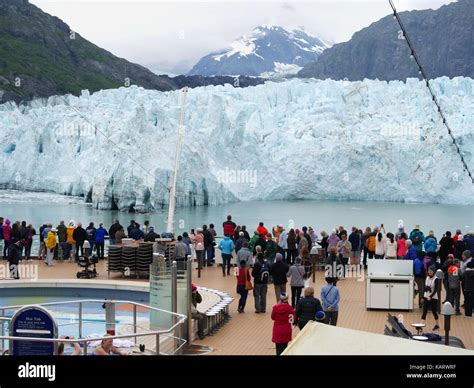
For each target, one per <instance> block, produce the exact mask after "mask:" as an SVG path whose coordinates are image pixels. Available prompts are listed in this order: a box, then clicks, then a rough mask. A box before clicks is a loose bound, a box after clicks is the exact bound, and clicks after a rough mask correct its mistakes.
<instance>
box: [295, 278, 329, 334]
mask: <svg viewBox="0 0 474 388" xmlns="http://www.w3.org/2000/svg"><path fill="white" fill-rule="evenodd" d="M303 292H304V297H303V298H301V299H299V300H298V304H297V305H296V308H295V314H296V322H295V323H296V325H297V326H298V328H299V329H300V330H303V328H304V327H305V326H306V324H307V323H308V322H309V321H315V320H316V315H317V314H318V312H322V311H323V307H322V306H321V302H320V301H319V299H318V298H315V297H314V288H313V287H306V288H305V289H304V290H303Z"/></svg>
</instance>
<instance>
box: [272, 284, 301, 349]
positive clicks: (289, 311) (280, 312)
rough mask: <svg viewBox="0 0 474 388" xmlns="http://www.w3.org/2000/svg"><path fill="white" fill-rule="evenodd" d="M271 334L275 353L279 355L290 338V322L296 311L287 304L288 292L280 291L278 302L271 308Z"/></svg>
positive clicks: (294, 318) (293, 318) (294, 320)
mask: <svg viewBox="0 0 474 388" xmlns="http://www.w3.org/2000/svg"><path fill="white" fill-rule="evenodd" d="M271 317H272V320H273V335H272V342H273V343H274V344H275V348H276V354H277V356H279V355H280V354H281V353H283V351H284V350H285V349H286V347H287V346H288V342H290V341H291V338H292V327H291V326H292V324H293V325H294V324H295V322H296V313H295V310H293V307H291V306H290V305H289V304H288V294H287V293H286V292H282V293H281V294H280V298H279V302H278V304H276V305H275V306H273V309H272V315H271Z"/></svg>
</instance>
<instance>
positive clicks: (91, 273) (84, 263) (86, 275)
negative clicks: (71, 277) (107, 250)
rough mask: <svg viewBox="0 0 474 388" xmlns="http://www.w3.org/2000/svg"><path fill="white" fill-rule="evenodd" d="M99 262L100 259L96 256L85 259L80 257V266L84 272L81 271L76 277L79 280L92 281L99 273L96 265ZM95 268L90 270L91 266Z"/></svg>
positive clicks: (85, 257)
mask: <svg viewBox="0 0 474 388" xmlns="http://www.w3.org/2000/svg"><path fill="white" fill-rule="evenodd" d="M98 262H99V257H98V256H97V255H96V254H94V255H92V256H89V257H87V256H84V257H79V262H78V264H79V266H80V267H82V268H84V269H83V270H82V271H79V272H78V273H77V274H76V277H77V278H78V279H92V278H95V277H97V275H98V273H97V270H96V267H95V265H96V264H97V263H98ZM91 265H92V266H93V268H92V269H89V267H90V266H91Z"/></svg>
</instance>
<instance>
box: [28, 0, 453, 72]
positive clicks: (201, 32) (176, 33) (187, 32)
mask: <svg viewBox="0 0 474 388" xmlns="http://www.w3.org/2000/svg"><path fill="white" fill-rule="evenodd" d="M31 2H32V3H34V4H35V5H37V6H39V7H40V8H41V9H43V10H44V11H45V12H48V13H50V14H51V15H54V16H57V17H59V18H61V19H62V20H63V21H64V22H66V23H68V24H69V25H70V26H71V28H72V29H73V30H74V31H76V32H78V33H79V34H81V35H82V36H83V37H84V38H86V39H88V40H90V41H91V42H93V43H94V44H96V45H98V46H100V47H103V48H105V49H107V50H109V51H111V52H112V53H113V54H115V55H117V56H120V57H122V58H126V59H128V60H129V61H132V62H136V63H140V64H142V65H145V66H146V65H149V64H155V65H157V66H158V67H159V66H160V65H161V64H162V65H163V66H165V67H166V69H171V71H173V68H174V67H176V68H179V69H180V70H182V69H184V68H186V66H187V67H188V69H190V68H191V67H192V65H193V64H195V63H196V62H197V61H198V60H199V59H200V58H201V57H202V56H204V55H207V54H209V53H210V52H215V51H218V50H220V49H222V48H225V47H227V46H228V45H229V43H230V42H232V41H233V40H234V39H236V38H237V37H239V36H241V35H244V34H249V33H250V32H251V31H252V30H253V28H255V27H256V26H258V25H261V24H272V25H280V26H282V27H286V28H294V27H298V26H304V27H305V30H306V31H307V32H308V33H311V34H313V35H315V36H318V37H319V38H321V39H323V40H324V41H326V42H334V43H338V42H343V41H347V40H349V39H350V38H351V36H352V34H353V33H354V32H356V31H358V30H360V29H362V28H364V27H366V26H368V25H369V24H371V23H373V22H375V21H377V20H378V19H380V18H382V17H384V16H386V15H388V14H390V13H391V8H390V6H389V4H388V2H387V1H385V0H377V1H375V0H357V1H354V0H331V1H329V0H316V1H310V0H306V1H298V0H285V1H283V2H281V1H271V0H260V1H247V0H243V1H238V2H237V1H205V0H200V1H164V0H156V1H151V0H148V1H140V2H134V1H124V0H113V1H112V0H101V1H92V0H86V1H85V0H54V1H51V0H31ZM449 2H450V1H449V0H429V1H428V0H395V4H396V6H397V9H398V10H399V11H402V10H406V9H424V8H437V7H439V6H440V5H442V4H446V3H449ZM166 69H165V70H166Z"/></svg>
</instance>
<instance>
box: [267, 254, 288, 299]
mask: <svg viewBox="0 0 474 388" xmlns="http://www.w3.org/2000/svg"><path fill="white" fill-rule="evenodd" d="M289 269H290V267H289V266H288V264H286V263H285V262H284V261H283V256H282V254H281V253H277V254H276V255H275V262H274V263H273V264H272V265H271V266H270V276H271V277H272V278H273V287H274V288H275V297H276V300H277V302H278V301H279V300H280V295H281V294H282V293H286V283H287V278H286V274H287V273H288V270H289Z"/></svg>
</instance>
